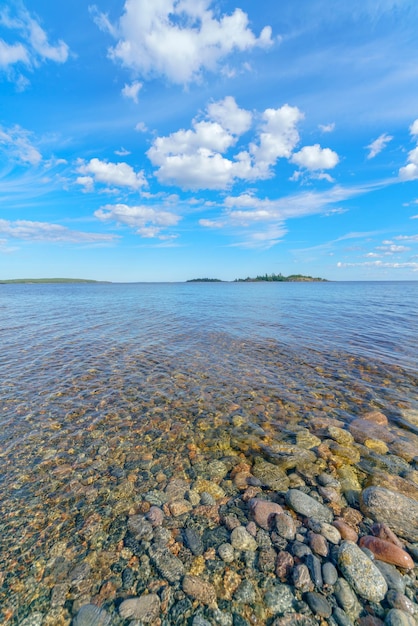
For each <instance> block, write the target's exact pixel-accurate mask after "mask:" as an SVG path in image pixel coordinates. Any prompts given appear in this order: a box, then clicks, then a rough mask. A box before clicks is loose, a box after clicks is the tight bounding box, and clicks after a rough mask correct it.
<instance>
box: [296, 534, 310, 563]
mask: <svg viewBox="0 0 418 626" xmlns="http://www.w3.org/2000/svg"><path fill="white" fill-rule="evenodd" d="M301 539H302V540H303V537H301ZM291 549H292V554H293V556H296V557H297V558H298V559H303V558H305V557H306V556H308V555H309V554H312V550H311V549H310V547H309V546H307V545H306V543H302V541H294V542H293V544H292V548H291Z"/></svg>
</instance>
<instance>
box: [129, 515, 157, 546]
mask: <svg viewBox="0 0 418 626" xmlns="http://www.w3.org/2000/svg"><path fill="white" fill-rule="evenodd" d="M128 530H129V532H130V533H131V534H132V535H133V536H134V537H135V539H141V540H143V541H151V539H152V537H153V528H152V524H151V523H150V522H148V521H147V520H146V519H145V517H144V516H143V515H132V516H131V517H130V518H129V519H128Z"/></svg>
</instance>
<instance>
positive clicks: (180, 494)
mask: <svg viewBox="0 0 418 626" xmlns="http://www.w3.org/2000/svg"><path fill="white" fill-rule="evenodd" d="M189 489H190V485H189V483H188V482H186V481H185V480H183V479H182V478H174V479H173V480H170V482H169V483H168V485H167V487H166V488H165V501H166V502H169V503H170V502H174V501H175V500H183V499H184V497H185V494H186V492H187V491H188V490H189Z"/></svg>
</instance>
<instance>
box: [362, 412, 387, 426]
mask: <svg viewBox="0 0 418 626" xmlns="http://www.w3.org/2000/svg"><path fill="white" fill-rule="evenodd" d="M363 419H364V420H368V421H369V422H374V424H380V426H387V425H388V424H389V421H388V418H387V417H386V415H385V414H384V413H382V412H381V411H369V412H368V413H365V414H364V415H363Z"/></svg>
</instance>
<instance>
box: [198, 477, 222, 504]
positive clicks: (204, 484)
mask: <svg viewBox="0 0 418 626" xmlns="http://www.w3.org/2000/svg"><path fill="white" fill-rule="evenodd" d="M193 489H195V490H196V491H198V492H199V493H200V494H202V493H203V492H206V493H209V494H210V495H211V496H212V497H213V498H215V500H219V498H223V497H224V496H225V491H224V490H223V489H222V487H220V486H219V485H217V484H216V483H214V482H212V481H211V480H204V479H203V478H198V479H197V480H196V482H195V483H194V485H193Z"/></svg>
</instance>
